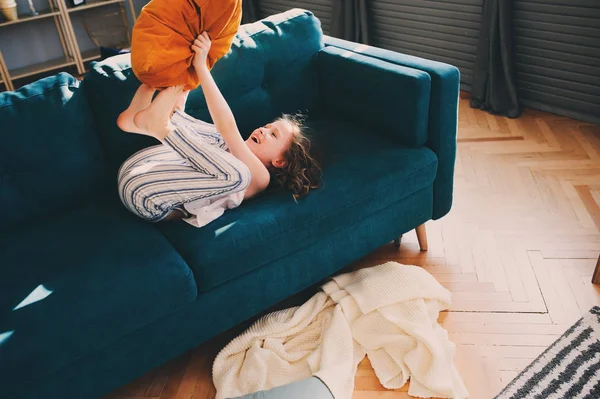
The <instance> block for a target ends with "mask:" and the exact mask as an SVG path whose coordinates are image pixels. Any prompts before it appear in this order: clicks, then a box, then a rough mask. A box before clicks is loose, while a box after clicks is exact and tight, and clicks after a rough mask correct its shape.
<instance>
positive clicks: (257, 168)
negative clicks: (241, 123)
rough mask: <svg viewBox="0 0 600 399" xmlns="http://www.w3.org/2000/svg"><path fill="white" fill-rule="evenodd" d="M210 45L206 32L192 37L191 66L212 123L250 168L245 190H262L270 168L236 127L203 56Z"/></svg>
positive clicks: (266, 183) (237, 155) (231, 149)
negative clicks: (192, 60)
mask: <svg viewBox="0 0 600 399" xmlns="http://www.w3.org/2000/svg"><path fill="white" fill-rule="evenodd" d="M209 49H210V39H209V38H208V34H207V33H206V32H203V33H202V34H201V35H199V36H198V38H197V39H196V40H195V41H194V44H193V45H192V50H194V52H195V53H196V54H195V56H194V68H195V69H196V73H197V74H198V78H199V80H200V85H201V86H202V91H203V92H204V97H205V98H206V104H207V105H208V111H209V112H210V116H211V117H212V119H213V122H214V124H215V127H216V128H217V130H218V131H219V132H220V133H221V135H222V136H223V139H225V142H226V143H227V146H228V147H229V150H230V151H231V153H232V154H233V156H235V157H236V158H238V159H239V160H240V161H242V162H243V163H244V164H246V166H248V168H249V169H250V173H251V174H252V182H251V183H250V187H249V188H248V190H252V191H253V190H256V192H259V191H262V190H264V189H265V188H266V187H267V186H268V185H269V180H270V175H269V171H268V170H267V168H266V167H265V165H263V163H262V162H261V161H260V160H259V159H258V158H257V157H256V156H255V155H254V154H253V153H252V151H250V149H249V148H248V146H247V145H246V143H245V142H244V140H243V139H242V136H241V134H240V132H239V130H238V127H237V123H236V122H235V118H234V116H233V113H232V112H231V109H230V108H229V105H228V104H227V101H225V98H223V95H222V94H221V91H220V90H219V88H218V86H217V84H216V83H215V81H214V79H213V77H212V75H211V74H210V71H209V69H208V66H207V64H206V56H207V54H208V50H209Z"/></svg>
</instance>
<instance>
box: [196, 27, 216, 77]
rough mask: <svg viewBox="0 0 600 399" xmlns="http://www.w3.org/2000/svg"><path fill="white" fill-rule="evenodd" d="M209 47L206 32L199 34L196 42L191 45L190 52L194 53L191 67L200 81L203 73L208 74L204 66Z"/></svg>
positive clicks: (206, 67)
mask: <svg viewBox="0 0 600 399" xmlns="http://www.w3.org/2000/svg"><path fill="white" fill-rule="evenodd" d="M210 45H211V42H210V37H209V36H208V33H206V32H202V33H201V34H199V35H198V37H197V38H196V40H194V42H193V43H192V50H193V51H194V53H196V54H195V55H194V60H193V65H194V69H196V73H197V74H198V77H199V78H200V80H202V75H203V74H204V73H206V72H209V70H208V65H207V64H206V58H207V57H208V52H209V51H210Z"/></svg>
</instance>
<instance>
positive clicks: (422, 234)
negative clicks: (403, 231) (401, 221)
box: [415, 224, 427, 251]
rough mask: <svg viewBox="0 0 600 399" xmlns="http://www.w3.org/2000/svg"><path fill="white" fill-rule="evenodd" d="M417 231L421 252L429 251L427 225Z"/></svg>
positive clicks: (421, 226) (419, 227)
mask: <svg viewBox="0 0 600 399" xmlns="http://www.w3.org/2000/svg"><path fill="white" fill-rule="evenodd" d="M415 230H416V231H417V240H419V247H421V251H427V231H426V230H425V224H422V225H420V226H418V227H417V228H416V229H415Z"/></svg>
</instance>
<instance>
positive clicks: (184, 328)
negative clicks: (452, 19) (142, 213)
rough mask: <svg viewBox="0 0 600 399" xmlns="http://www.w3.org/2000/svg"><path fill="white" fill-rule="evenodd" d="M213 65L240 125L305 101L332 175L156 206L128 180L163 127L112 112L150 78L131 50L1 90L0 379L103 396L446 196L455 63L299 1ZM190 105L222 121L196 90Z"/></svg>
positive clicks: (43, 394)
mask: <svg viewBox="0 0 600 399" xmlns="http://www.w3.org/2000/svg"><path fill="white" fill-rule="evenodd" d="M213 75H214V77H215V79H216V81H217V83H218V84H219V86H220V87H221V89H222V92H223V94H224V96H225V97H226V99H227V100H228V102H229V103H230V105H231V107H232V109H233V111H234V113H235V115H236V118H237V120H238V122H239V127H240V130H241V131H242V132H246V133H249V132H251V131H252V129H253V128H255V127H257V126H259V125H261V124H263V123H265V122H267V121H269V120H271V119H273V118H274V117H276V116H278V115H280V114H281V113H282V112H286V113H287V112H296V111H302V112H303V113H304V114H305V115H306V116H307V125H308V126H309V127H310V134H311V135H312V136H313V140H314V142H315V146H316V149H317V150H318V152H319V153H320V154H321V155H320V157H321V158H322V162H323V167H324V185H323V186H322V187H321V188H319V189H318V190H315V191H314V192H312V193H311V194H310V195H308V196H307V197H306V198H303V199H301V200H299V201H298V202H295V201H294V200H293V198H292V197H291V195H289V194H286V193H281V192H270V193H266V194H264V195H263V196H261V197H259V198H257V199H254V200H251V201H248V202H247V203H244V204H242V206H241V207H239V208H237V209H234V210H231V211H228V212H226V213H225V215H224V216H222V217H221V218H219V219H218V220H216V221H214V222H213V223H211V224H209V225H207V226H206V227H204V228H201V229H196V228H194V227H192V226H189V225H187V224H185V223H183V222H170V223H158V224H151V223H148V222H145V221H143V220H141V219H139V218H138V217H136V216H134V215H132V214H130V213H129V212H128V211H127V210H126V209H125V207H124V206H123V205H122V204H121V203H120V201H119V198H118V194H117V190H116V173H117V169H118V167H119V166H120V164H121V163H122V162H123V161H124V160H125V159H126V158H127V157H128V156H130V155H131V154H133V153H134V152H135V151H137V150H139V149H141V148H144V147H146V146H149V145H154V144H157V142H156V141H153V140H152V139H150V138H148V137H143V136H139V135H132V134H126V133H124V132H122V131H120V130H119V129H118V128H117V126H116V123H115V121H116V118H117V115H118V114H119V112H121V111H122V110H123V109H125V108H126V106H127V104H128V103H129V101H130V99H131V97H132V95H133V93H134V92H135V90H136V88H137V86H138V85H139V82H138V81H137V80H136V78H135V76H134V75H133V73H132V71H131V68H130V62H129V57H128V55H121V56H117V57H113V58H109V59H107V60H105V61H102V62H99V63H96V64H94V65H93V67H92V70H91V71H90V72H89V73H88V74H87V75H86V76H85V78H84V79H83V81H79V80H77V79H75V78H74V77H72V76H70V75H68V74H65V73H60V74H57V75H55V76H53V77H49V78H45V79H42V80H39V81H37V82H35V83H32V84H30V85H27V86H25V87H23V88H21V89H20V90H18V91H15V92H5V93H0V139H1V143H0V387H2V388H1V389H0V395H1V396H3V397H6V398H11V399H15V398H40V399H41V398H43V399H54V398H56V399H71V398H72V399H85V398H99V397H101V396H103V395H105V394H106V393H108V392H110V391H111V390H113V389H115V388H117V387H119V386H121V385H123V384H125V383H127V382H128V381H130V380H132V379H134V378H135V377H137V376H140V375H142V374H144V373H145V372H147V371H149V370H151V369H153V368H155V367H157V366H159V365H161V364H163V363H165V362H167V361H168V360H170V359H173V358H174V357H176V356H178V355H180V354H182V353H184V352H185V351H187V350H189V349H191V348H193V347H195V346H197V345H198V344H200V343H202V342H204V341H207V340H208V339H210V338H212V337H214V336H216V335H218V334H219V333H221V332H223V331H225V330H227V329H229V328H231V327H233V326H235V325H238V324H239V323H241V322H243V321H245V320H248V319H249V318H252V317H253V316H255V315H257V314H259V313H261V312H263V311H265V310H266V309H268V308H270V307H271V306H273V305H274V304H276V303H278V302H279V301H281V300H283V299H285V298H287V297H289V296H291V295H292V294H295V293H297V292H300V291H302V290H304V289H306V288H307V287H310V286H313V285H315V284H317V283H319V282H321V281H323V279H325V278H327V277H328V276H330V275H332V274H334V273H336V272H337V271H339V270H340V269H342V268H343V267H344V266H346V265H348V264H349V263H351V262H353V261H355V260H357V259H359V258H360V257H362V256H364V255H366V254H368V253H369V252H371V251H373V250H375V249H376V248H378V247H380V246H382V245H384V244H386V243H388V242H390V241H392V240H393V239H394V238H396V237H398V236H399V235H401V234H403V233H405V232H407V231H410V230H412V229H414V228H415V227H416V226H418V225H420V224H423V223H425V222H426V221H428V220H431V219H438V218H441V217H443V216H444V215H445V214H446V213H447V212H448V211H449V210H450V207H451V204H452V182H453V169H454V160H455V150H456V129H457V100H458V92H459V76H458V70H457V69H456V68H454V67H452V66H449V65H445V64H441V63H437V62H432V61H428V60H424V59H420V58H415V57H411V56H406V55H402V54H397V53H394V52H390V51H386V50H381V49H376V48H372V47H368V46H361V45H357V44H354V43H349V42H346V41H342V40H337V39H333V38H330V37H326V36H324V35H323V34H322V31H321V27H320V23H319V21H318V19H316V18H315V17H314V16H313V15H312V14H311V13H310V12H308V11H304V10H298V9H295V10H290V11H288V12H286V13H283V14H279V15H275V16H272V17H269V18H267V19H265V20H262V21H259V22H257V23H254V24H249V25H245V26H243V27H242V28H241V30H240V32H239V34H238V36H237V38H236V40H235V42H234V44H233V47H232V50H231V52H230V53H229V54H228V55H227V56H226V57H225V58H223V59H222V60H221V61H220V62H219V63H217V65H216V66H215V68H214V69H213ZM187 112H188V113H190V114H191V115H193V116H195V117H198V118H204V119H206V120H209V121H210V116H209V113H208V110H207V108H206V103H205V101H204V97H203V95H202V92H201V91H200V90H196V91H194V92H193V93H191V95H190V98H189V100H188V107H187Z"/></svg>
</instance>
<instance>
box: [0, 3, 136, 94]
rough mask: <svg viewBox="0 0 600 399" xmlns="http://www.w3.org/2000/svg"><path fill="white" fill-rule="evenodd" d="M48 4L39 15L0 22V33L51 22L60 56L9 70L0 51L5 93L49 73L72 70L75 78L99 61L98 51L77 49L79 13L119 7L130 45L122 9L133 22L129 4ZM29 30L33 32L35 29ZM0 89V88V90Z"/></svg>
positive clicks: (132, 6) (126, 20)
mask: <svg viewBox="0 0 600 399" xmlns="http://www.w3.org/2000/svg"><path fill="white" fill-rule="evenodd" d="M48 4H49V9H48V10H45V11H42V12H40V13H39V14H38V15H24V16H20V17H19V19H17V20H16V21H7V22H1V23H0V31H1V30H3V29H10V28H8V27H10V26H12V25H16V24H21V23H30V24H32V25H33V24H35V22H36V21H40V20H45V19H48V18H53V19H54V22H55V25H56V29H57V31H58V35H59V39H60V42H61V45H62V49H63V52H64V54H63V55H62V56H59V57H57V58H55V59H52V60H47V61H46V60H45V61H42V62H39V63H35V64H32V65H27V66H24V67H20V68H12V69H10V70H9V69H8V67H7V66H6V63H5V60H4V58H3V57H2V51H1V49H0V83H2V84H3V85H4V88H5V89H6V90H14V89H15V87H16V86H19V85H18V82H17V84H15V81H17V80H19V79H23V78H26V77H30V76H33V75H37V74H42V73H46V72H50V71H57V72H58V71H60V70H64V69H65V68H71V69H72V68H73V67H75V68H76V69H77V73H78V74H79V75H83V74H84V73H85V72H87V67H88V64H89V62H90V61H94V60H97V59H99V58H100V57H101V54H100V49H99V48H94V49H91V50H85V51H82V50H81V48H80V46H79V42H78V37H77V34H76V33H75V29H74V28H73V17H74V16H76V15H78V14H79V12H80V11H86V10H92V9H97V8H99V7H105V6H110V5H119V6H120V7H121V10H120V14H121V16H122V18H121V19H122V21H123V22H122V23H123V24H124V27H125V28H126V29H125V30H126V32H127V37H126V38H124V41H125V39H126V41H127V42H128V43H131V35H130V27H129V21H128V19H127V15H126V14H127V13H126V9H125V7H126V5H128V6H129V11H130V13H131V15H132V16H133V18H134V20H135V18H136V14H135V8H134V5H133V0H91V1H88V2H87V4H83V5H80V6H76V7H69V6H68V5H67V3H66V0H48ZM32 28H33V29H34V28H35V27H32ZM1 89H2V88H1V85H0V90H1Z"/></svg>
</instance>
